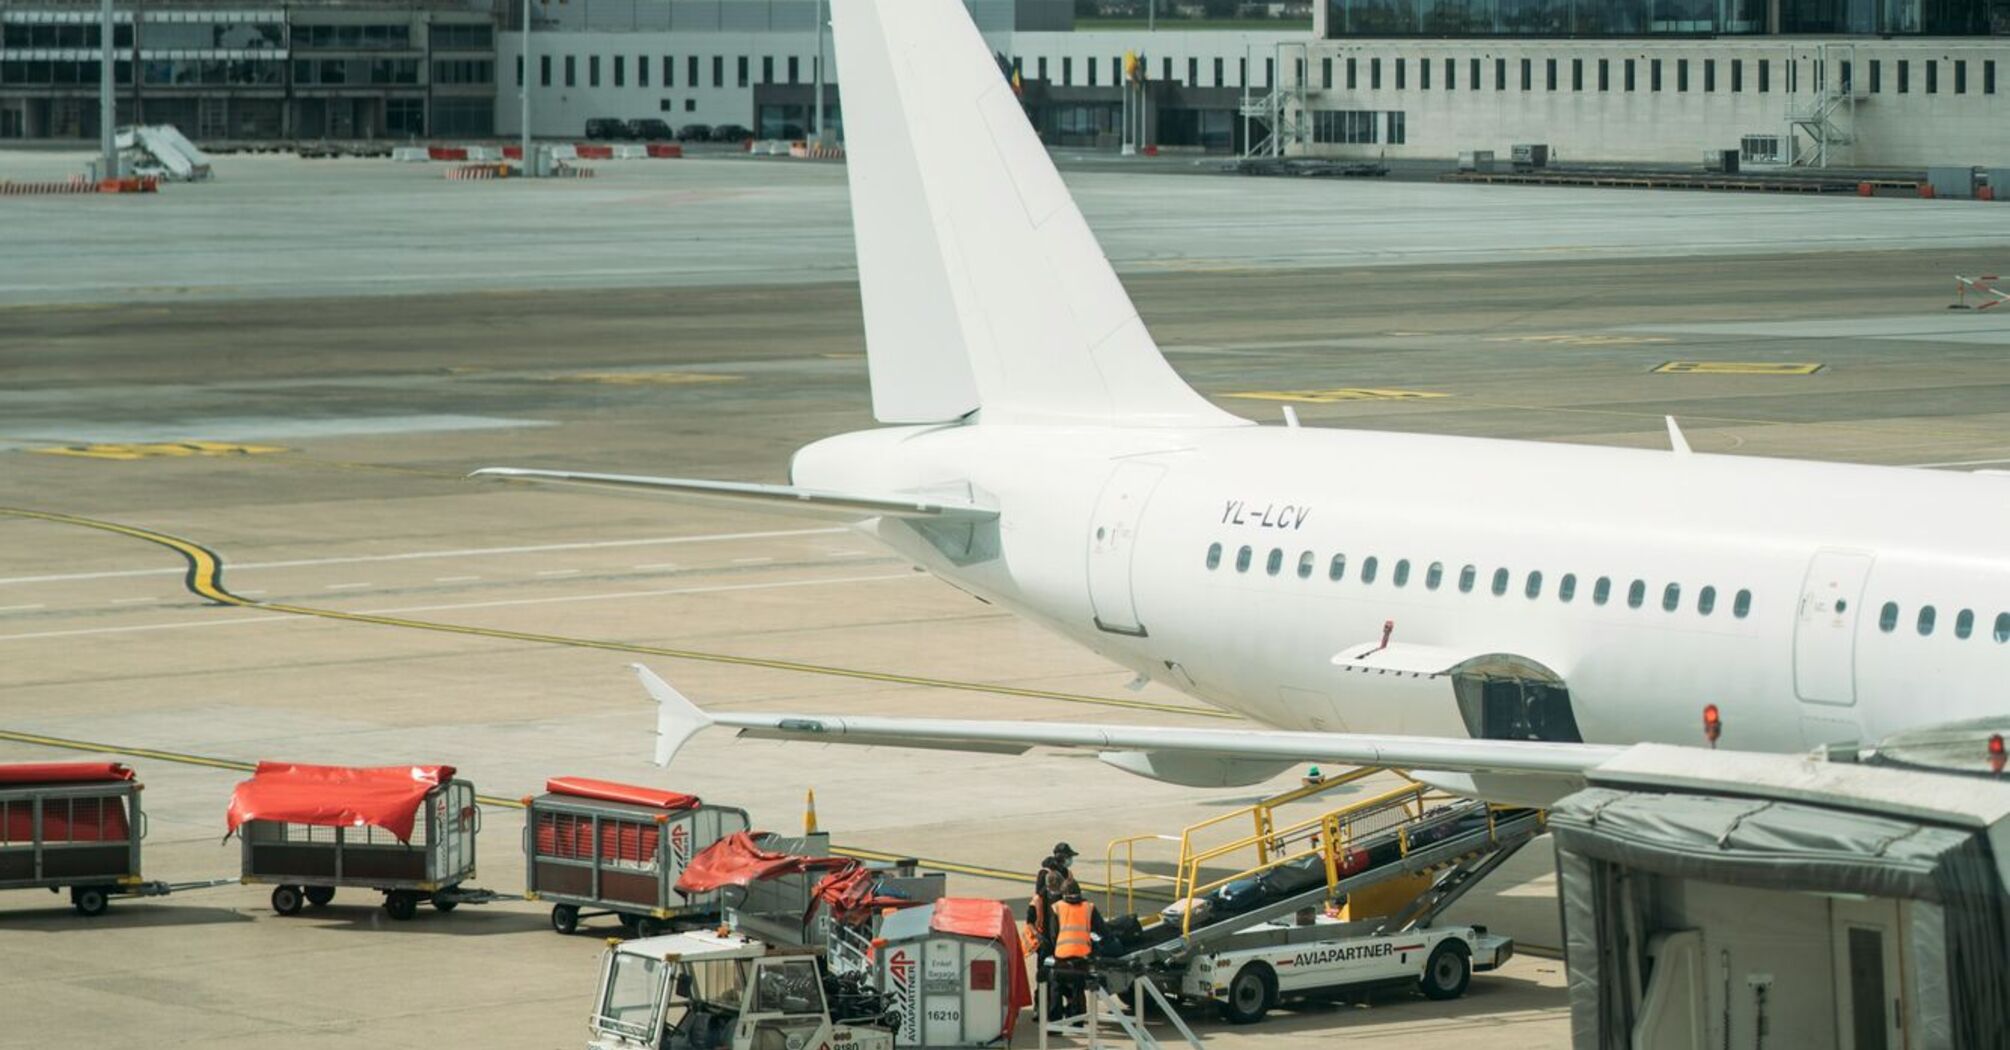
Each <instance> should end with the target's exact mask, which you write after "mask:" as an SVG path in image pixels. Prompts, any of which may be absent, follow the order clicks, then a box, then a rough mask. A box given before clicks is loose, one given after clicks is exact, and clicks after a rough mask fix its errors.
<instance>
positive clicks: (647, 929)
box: [635, 918, 670, 937]
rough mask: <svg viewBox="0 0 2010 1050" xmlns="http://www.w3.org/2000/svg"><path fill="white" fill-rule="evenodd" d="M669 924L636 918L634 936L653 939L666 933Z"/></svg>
mask: <svg viewBox="0 0 2010 1050" xmlns="http://www.w3.org/2000/svg"><path fill="white" fill-rule="evenodd" d="M669 930H670V924H669V923H667V922H664V921H663V920H661V919H649V918H638V919H636V920H635V936H637V937H655V936H658V935H660V934H664V933H668V932H669Z"/></svg>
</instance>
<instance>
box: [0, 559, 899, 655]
mask: <svg viewBox="0 0 2010 1050" xmlns="http://www.w3.org/2000/svg"><path fill="white" fill-rule="evenodd" d="M930 578H931V577H929V576H927V575H926V574H923V573H912V572H900V573H888V574H886V575H882V576H837V577H832V578H831V579H828V580H777V581H775V582H773V583H728V584H719V585H717V586H712V587H676V588H671V589H668V590H660V591H612V592H609V593H607V594H566V595H557V596H553V597H549V598H515V599H505V600H502V601H493V602H465V603H460V604H454V605H404V606H398V607H396V608H390V609H359V610H356V612H357V613H359V614H360V615H364V616H391V615H396V614H401V613H416V612H448V611H452V610H454V609H493V608H497V607H499V606H505V605H551V604H556V603H559V602H597V601H608V600H613V599H621V598H657V597H670V596H675V595H681V594H718V593H722V592H726V591H764V590H779V589H781V588H784V587H822V586H827V585H829V584H836V583H875V582H882V581H886V580H923V579H930ZM343 611H344V612H347V611H348V610H343ZM319 619H320V618H319V617H315V616H304V615H298V614H291V613H281V612H274V613H271V614H269V615H265V616H240V617H237V618H235V619H230V620H185V621H181V622H178V623H147V624H134V625H132V626H130V627H84V628H79V629H77V630H72V631H32V632H28V633H23V634H0V642H20V641H29V640H32V639H36V638H79V637H84V636H87V635H99V634H133V633H137V632H141V631H182V630H189V629H191V628H196V627H234V626H241V625H244V624H257V623H306V622H311V621H315V620H319ZM323 622H326V621H323Z"/></svg>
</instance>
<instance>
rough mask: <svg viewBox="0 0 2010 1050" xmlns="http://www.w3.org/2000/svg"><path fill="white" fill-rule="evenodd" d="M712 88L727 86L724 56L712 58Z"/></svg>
mask: <svg viewBox="0 0 2010 1050" xmlns="http://www.w3.org/2000/svg"><path fill="white" fill-rule="evenodd" d="M712 86H713V87H715V88H722V87H725V86H726V56H724V55H713V56H712Z"/></svg>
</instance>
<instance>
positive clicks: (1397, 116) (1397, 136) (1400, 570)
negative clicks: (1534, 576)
mask: <svg viewBox="0 0 2010 1050" xmlns="http://www.w3.org/2000/svg"><path fill="white" fill-rule="evenodd" d="M1402 144H1403V111H1402V110H1400V109H1399V110H1392V111H1390V113H1389V145H1391V146H1400V145H1402ZM1409 564H1410V563H1409V562H1406V561H1399V562H1397V563H1396V586H1398V587H1401V586H1402V585H1403V578H1404V577H1405V576H1408V575H1409V572H1408V567H1409Z"/></svg>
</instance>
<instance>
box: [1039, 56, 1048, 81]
mask: <svg viewBox="0 0 2010 1050" xmlns="http://www.w3.org/2000/svg"><path fill="white" fill-rule="evenodd" d="M1036 65H1037V66H1038V68H1039V70H1040V72H1039V77H1040V79H1041V80H1045V79H1047V56H1046V55H1041V56H1040V58H1039V60H1038V61H1037V63H1036Z"/></svg>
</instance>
